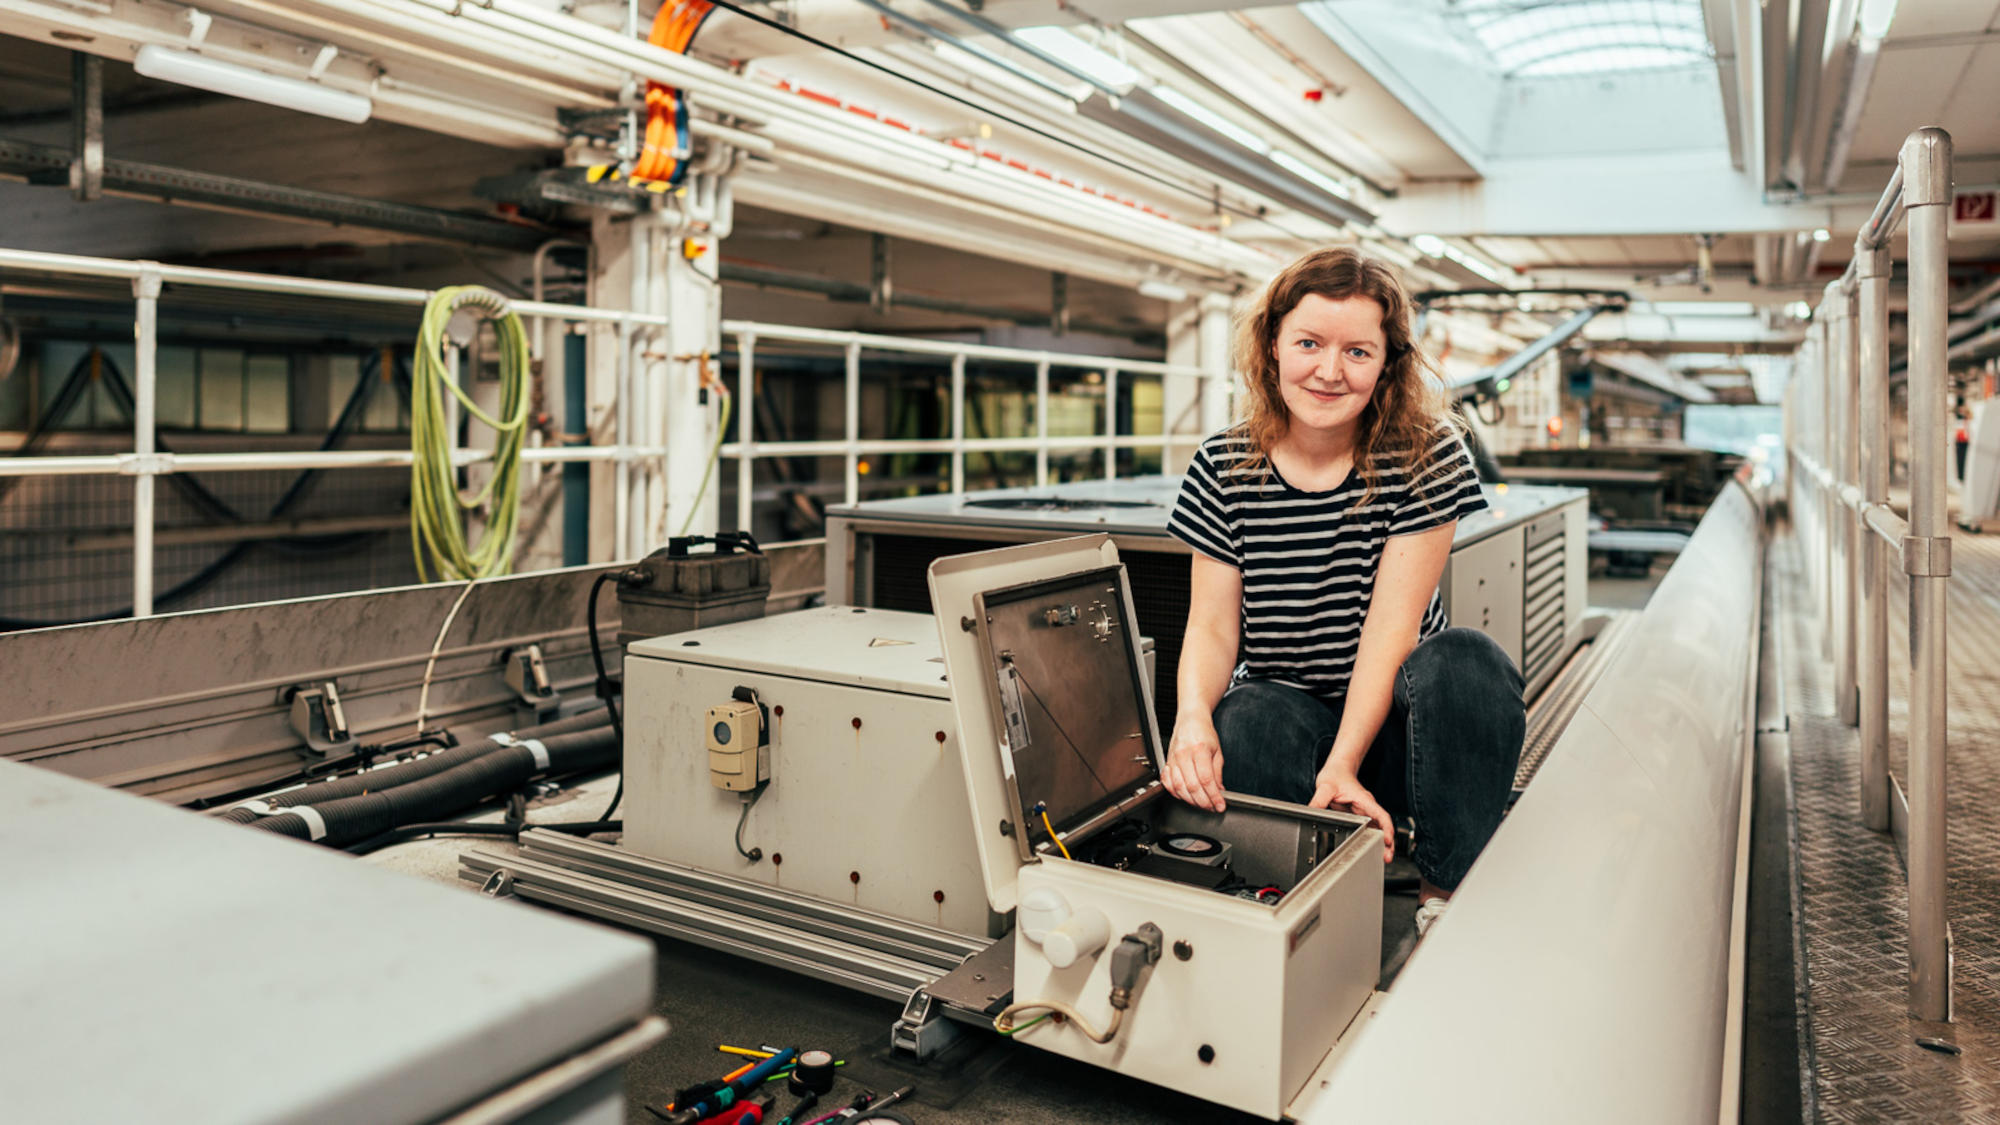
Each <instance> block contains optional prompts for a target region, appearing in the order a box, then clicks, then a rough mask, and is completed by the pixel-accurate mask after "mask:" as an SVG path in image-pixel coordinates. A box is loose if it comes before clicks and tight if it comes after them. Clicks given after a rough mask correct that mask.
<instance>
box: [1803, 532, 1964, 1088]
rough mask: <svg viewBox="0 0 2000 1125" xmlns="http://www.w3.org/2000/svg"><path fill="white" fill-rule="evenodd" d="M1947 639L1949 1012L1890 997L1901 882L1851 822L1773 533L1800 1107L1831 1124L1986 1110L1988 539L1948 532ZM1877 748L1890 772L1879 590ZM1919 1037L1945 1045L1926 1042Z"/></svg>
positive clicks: (1897, 763) (1807, 636)
mask: <svg viewBox="0 0 2000 1125" xmlns="http://www.w3.org/2000/svg"><path fill="white" fill-rule="evenodd" d="M1953 555H1954V558H1953V574H1952V580H1951V591H1950V612H1951V616H1950V624H1949V629H1948V641H1947V643H1948V645H1949V653H1950V655H1949V659H1950V673H1949V676H1948V688H1947V696H1948V700H1949V709H1950V719H1949V739H1950V744H1949V749H1948V751H1947V754H1948V767H1947V772H1948V774H1949V796H1948V800H1947V818H1948V821H1949V825H1948V844H1947V855H1948V860H1947V876H1948V880H1949V886H1948V891H1947V897H1948V909H1949V913H1950V919H1951V926H1952V933H1953V940H1954V953H1955V956H1956V960H1957V973H1956V980H1957V987H1956V993H1955V998H1954V1004H1955V1012H1954V1017H1955V1018H1954V1021H1953V1022H1952V1023H1950V1024H1942V1025H1940V1024H1926V1023H1918V1022H1916V1021H1913V1020H1911V1019H1910V1018H1909V1016H1908V1011H1907V1001H1908V992H1907V980H1908V976H1907V974H1908V964H1909V962H1908V953H1907V950H1908V944H1907V939H1908V913H1907V903H1908V898H1907V895H1908V883H1907V881H1906V879H1905V876H1904V871H1903V865H1902V862H1901V860H1900V859H1899V857H1898V856H1897V853H1896V850H1895V847H1894V844H1893V843H1892V841H1891V840H1890V838H1889V837H1888V836H1886V835H1884V834H1878V833H1875V832H1872V831H1869V830H1868V829H1867V828H1866V827H1865V826H1864V825H1863V824H1862V823H1861V820H1860V810H1859V795H1858V785H1859V782H1858V776H1859V775H1858V759H1859V753H1860V748H1859V742H1860V740H1859V736H1858V734H1857V732H1856V731H1855V729H1854V728H1852V727H1848V726H1846V725H1844V724H1842V723H1841V722H1839V720H1838V719H1837V718H1836V717H1835V716H1834V714H1833V670H1832V666H1831V664H1830V663H1829V662H1828V661H1827V660H1826V659H1825V658H1824V657H1823V656H1822V655H1821V638H1820V620H1821V617H1822V614H1821V612H1820V610H1819V608H1818V607H1817V606H1813V605H1808V604H1806V603H1808V602H1809V601H1810V600H1811V599H1810V594H1809V591H1808V587H1807V583H1806V579H1805V575H1804V569H1803V558H1802V551H1801V544H1800V543H1799V542H1798V541H1797V540H1796V539H1794V538H1792V537H1790V536H1785V537H1783V538H1780V539H1779V540H1778V541H1777V542H1776V543H1774V546H1773V557H1772V563H1771V566H1770V575H1771V592H1772V595H1773V596H1774V597H1776V598H1778V599H1781V601H1782V607H1781V620H1782V622H1783V631H1782V637H1781V640H1780V643H1781V644H1783V645H1784V647H1785V651H1784V653H1783V656H1782V659H1783V661H1784V668H1785V677H1786V683H1785V693H1786V703H1787V710H1788V712H1789V715H1788V723H1789V728H1790V736H1791V739H1790V740H1791V763H1792V782H1793V787H1794V792H1795V801H1796V803H1797V822H1796V831H1797V846H1798V868H1799V891H1800V900H1799V901H1800V928H1801V931H1802V933H1803V938H1804V952H1805V958H1804V960H1805V973H1804V974H1803V978H1804V979H1803V982H1802V983H1803V989H1804V994H1803V996H1802V1001H1801V1010H1802V1011H1803V1012H1804V1013H1805V1015H1804V1020H1803V1025H1804V1026H1803V1028H1802V1030H1803V1032H1804V1034H1803V1036H1802V1053H1803V1056H1804V1057H1803V1059H1802V1062H1803V1064H1804V1065H1803V1067H1802V1069H1803V1070H1804V1072H1805V1074H1806V1075H1807V1090H1806V1091H1805V1092H1806V1093H1807V1095H1808V1104H1809V1110H1808V1116H1809V1118H1810V1119H1811V1120H1813V1121H1816V1122H1822V1123H1829V1125H1830V1123H1836V1122H1841V1123H1844V1122H1878V1121H1915V1122H1993V1123H2000V994H1996V992H1995V982H1996V980H2000V672H1996V670H2000V538H1996V537H1993V536H1986V537H1979V536H1972V535H1968V534H1965V533H1959V534H1958V535H1956V536H1955V538H1954V542H1953ZM1889 602H1890V606H1891V607H1892V608H1891V612H1890V622H1889V636H1890V638H1891V641H1890V649H1891V651H1890V661H1889V665H1890V716H1889V727H1890V758H1891V768H1892V771H1893V772H1894V773H1895V774H1896V775H1897V777H1898V778H1899V779H1907V777H1908V774H1907V772H1906V771H1905V765H1904V764H1905V761H1906V757H1907V743H1906V741H1905V734H1906V732H1907V730H1908V715H1909V703H1908V700H1909V675H1908V656H1907V651H1908V650H1907V649H1906V648H1904V647H1902V642H1901V641H1900V640H1899V638H1904V637H1907V636H1908V632H1907V625H1906V624H1905V621H1906V618H1905V607H1906V605H1907V600H1906V597H1905V590H1904V589H1903V588H1901V584H1900V583H1899V584H1897V585H1896V586H1894V587H1892V589H1891V592H1890V598H1889ZM1919 1038H1938V1039H1942V1040H1945V1041H1948V1042H1951V1043H1954V1044H1955V1045H1956V1046H1957V1047H1958V1048H1959V1050H1960V1051H1961V1052H1962V1053H1960V1054H1957V1055H1952V1054H1944V1053H1939V1052H1936V1051H1933V1050H1929V1049H1926V1048H1924V1047H1922V1046H1919V1045H1918V1043H1917V1040H1918V1039H1919Z"/></svg>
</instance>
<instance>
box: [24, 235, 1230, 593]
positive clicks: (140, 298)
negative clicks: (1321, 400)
mask: <svg viewBox="0 0 2000 1125" xmlns="http://www.w3.org/2000/svg"><path fill="white" fill-rule="evenodd" d="M8 269H11V270H21V271H31V272H34V273H40V274H48V275H56V276H69V277H93V278H112V279H119V280H129V281H130V282H131V285H132V295H133V302H134V307H135V314H134V321H135V343H136V352H137V362H136V363H135V365H134V368H135V370H134V380H133V381H134V384H135V386H134V388H133V398H134V403H135V409H134V411H133V418H132V441H133V450H132V452H130V453H108V454H99V455H87V456H50V457H5V456H0V478H4V477H16V476H89V475H100V476H112V475H124V476H130V477H132V478H133V501H134V502H133V510H132V605H133V616H135V617H146V616H150V615H151V614H152V613H153V531H154V527H153V524H154V518H153V516H154V513H153V507H154V505H153V497H154V484H155V478H156V477H159V476H162V475H164V474H167V473H176V472H252V471H258V470H271V469H380V468H395V467H400V466H407V465H409V464H410V463H411V454H410V452H409V451H408V450H351V451H343V450H329V451H291V452H269V453H162V452H159V451H158V450H156V449H155V447H154V430H155V410H154V403H155V402H156V400H157V390H158V375H157V370H156V359H157V355H158V341H157V331H156V326H157V323H158V313H159V298H160V290H161V287H162V285H164V284H168V283H171V284H174V285H186V286H196V287H203V288H213V289H225V290H236V291H250V292H261V293H276V294H285V295H290V296H295V297H306V298H325V299H336V300H346V301H369V302H375V303H380V304H392V305H409V306H422V305H423V304H424V302H425V301H427V300H428V299H429V298H430V296H431V293H430V291H429V290H424V289H408V288H399V287H394V286H384V285H364V284H358V283H354V282H343V281H321V280H316V279H312V278H298V277H284V276H279V275H271V274H253V273H237V272H234V271H229V270H215V269H201V268H194V267H187V266H170V265H162V264H160V263H158V262H142V261H123V260H119V259H112V258H90V257H82V256H77V255H70V254H45V253H39V252H35V251H27V250H3V249H0V270H8ZM512 307H513V309H514V311H516V312H518V313H520V314H521V315H523V316H527V317H543V318H548V319H552V320H558V321H564V322H570V323H576V322H605V323H610V324H614V325H616V326H618V329H619V331H620V335H621V341H620V347H619V348H618V353H617V354H618V365H619V372H618V378H617V385H618V386H619V387H620V388H621V390H622V391H624V392H626V393H621V394H620V395H619V396H618V401H619V403H621V404H622V403H624V402H626V401H630V395H629V392H630V391H631V388H632V385H633V381H634V379H635V378H636V374H635V373H634V372H633V371H632V370H631V369H632V368H633V367H634V366H635V365H634V364H632V363H630V362H629V359H630V351H631V349H629V348H627V347H625V346H623V345H624V343H625V341H624V339H623V337H625V336H626V335H627V334H629V333H632V332H640V331H646V330H649V329H658V328H664V327H666V326H667V324H668V319H667V318H666V317H664V316H660V315H655V314H648V313H637V312H625V311H621V310H617V309H600V308H590V307H586V306H581V305H564V304H551V303H548V302H544V301H514V302H512ZM723 332H724V334H725V335H733V336H734V337H735V338H736V341H737V344H738V363H737V395H738V400H739V405H740V406H741V407H742V408H741V409H739V410H737V412H736V419H737V421H736V432H737V440H736V441H734V442H730V443H728V444H725V445H723V446H721V447H720V449H721V454H722V456H725V457H732V458H735V459H736V461H737V466H738V477H737V481H738V486H739V488H738V494H737V511H736V516H737V525H738V526H739V527H743V528H748V527H749V526H750V517H751V498H752V493H751V475H752V468H753V465H754V462H755V461H756V460H757V459H759V458H771V457H794V456H801V455H841V456H844V457H845V458H846V489H845V494H846V499H847V501H848V502H849V503H852V502H854V501H855V500H856V499H858V498H859V493H860V458H861V457H862V456H863V455H865V454H871V453H892V452H895V453H950V454H951V455H952V462H951V490H952V492H953V493H959V492H963V491H964V488H965V454H966V453H967V452H982V451H984V452H1001V451H1021V452H1030V451H1031V452H1033V453H1034V454H1035V480H1036V483H1037V484H1046V483H1047V482H1048V475H1049V453H1050V452H1051V451H1068V450H1077V449H1103V450H1104V451H1105V475H1106V477H1115V476H1116V475H1117V471H1118V458H1117V456H1116V454H1115V452H1114V451H1115V450H1117V449H1127V448H1135V449H1142V448H1157V449H1162V450H1164V449H1166V448H1167V447H1169V446H1173V445H1195V444H1198V443H1199V442H1200V441H1201V435H1200V434H1186V435H1180V434H1175V433H1173V432H1171V431H1172V430H1173V428H1174V418H1173V414H1172V411H1170V410H1163V411H1162V414H1163V418H1164V421H1163V423H1162V432H1161V433H1159V434H1157V435H1153V434H1146V435H1138V434H1129V435H1120V434H1117V433H1116V429H1117V418H1118V412H1117V403H1118V395H1119V383H1118V380H1119V376H1120V375H1121V374H1145V375H1157V376H1160V377H1161V378H1162V379H1163V380H1164V379H1165V378H1168V377H1174V376H1190V377H1195V378H1199V379H1216V378H1222V379H1226V377H1227V372H1211V371H1205V370H1202V369H1199V368H1195V367H1187V366H1179V365H1174V364H1164V363H1152V362H1147V361H1143V360H1132V359H1115V358H1109V357H1103V356H1087V355H1073V354H1068V353H1062V352H1047V351H1034V350H1027V349H1019V348H997V347H987V346H982V345H975V344H955V343H948V342H943V341H935V340H918V339H905V338H901V337H895V336H876V335H869V334H865V333H859V332H832V331H826V330H823V329H815V328H796V327H789V326H785V325H777V324H758V323H751V322H745V321H725V322H723ZM760 339H762V340H784V341H788V342H800V343H814V344H834V345H839V346H841V347H843V348H844V349H845V351H846V386H845V391H846V393H845V395H844V402H845V404H846V405H845V411H844V429H845V435H846V436H845V437H844V438H842V439H840V440H837V441H825V442H815V441H801V442H758V441H756V440H755V438H754V437H753V434H752V429H751V422H752V417H753V415H754V411H753V410H751V409H750V404H751V401H752V400H751V396H752V395H753V394H754V393H755V388H754V385H753V371H754V354H755V350H756V345H757V342H758V340H760ZM864 348H865V349H867V350H869V351H884V352H900V353H916V354H928V355H937V356H946V357H950V359H951V384H952V394H951V401H952V407H951V433H950V435H949V436H948V437H940V438H937V439H884V440H871V441H862V440H860V438H859V433H860V386H861V352H862V350H863V349H864ZM969 359H978V360H986V361H993V362H999V363H1011V364H1018V365H1022V366H1023V367H1024V368H1026V369H1030V370H1032V371H1033V372H1034V376H1035V392H1034V393H1035V418H1036V432H1035V433H1034V435H1032V436H1029V437H1022V438H991V439H968V438H967V437H966V436H965V412H966V407H965V368H966V361H967V360H969ZM1056 368H1081V369H1085V370H1092V371H1101V372H1102V373H1103V376H1104V384H1103V385H1104V411H1103V431H1104V432H1102V433H1098V434H1084V435H1076V436H1062V435H1051V434H1050V433H1049V372H1050V371H1051V370H1052V369H1056ZM614 417H615V415H614ZM615 432H616V434H617V435H618V439H619V440H617V441H616V442H614V444H611V445H585V446H544V447H532V448H527V449H523V450H522V451H521V459H522V461H523V462H525V463H529V464H560V463H568V462H583V461H604V462H609V463H612V464H614V465H615V466H617V467H618V469H619V470H620V471H619V472H618V474H617V478H616V481H615V484H614V488H615V490H616V492H617V496H616V497H615V503H614V509H615V511H617V512H618V513H619V514H620V518H619V520H618V521H617V522H618V523H619V526H618V527H617V528H616V532H615V535H614V542H617V543H623V542H625V540H626V535H625V531H626V526H625V525H626V524H627V523H628V522H629V523H632V524H639V521H637V520H633V519H632V518H631V516H630V514H629V503H628V501H629V493H628V491H627V490H628V489H629V488H630V487H631V477H632V474H631V473H630V472H628V471H627V470H629V469H630V468H631V467H632V466H633V464H634V463H635V462H649V463H650V462H657V461H660V460H662V459H664V457H665V454H666V450H665V448H664V447H661V446H652V445H640V444H636V443H633V442H631V441H630V440H629V439H628V438H627V434H628V432H629V427H626V426H618V427H616V431H615ZM490 458H491V453H490V452H489V451H487V450H482V449H459V450H455V451H454V452H453V454H452V461H453V463H454V464H457V465H461V466H464V465H472V464H477V463H480V462H483V461H486V460H489V459H490Z"/></svg>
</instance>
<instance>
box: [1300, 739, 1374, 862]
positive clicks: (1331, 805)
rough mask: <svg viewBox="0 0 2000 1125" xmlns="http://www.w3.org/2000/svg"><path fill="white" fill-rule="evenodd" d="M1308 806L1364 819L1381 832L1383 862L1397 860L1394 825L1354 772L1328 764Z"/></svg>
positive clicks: (1322, 770)
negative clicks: (1372, 822)
mask: <svg viewBox="0 0 2000 1125" xmlns="http://www.w3.org/2000/svg"><path fill="white" fill-rule="evenodd" d="M1307 804H1309V805H1311V806H1312V807H1313V808H1316V809H1332V810H1334V811H1335V812H1347V813H1353V814H1354V815H1356V816H1365V817H1367V818H1368V819H1369V820H1372V821H1374V822H1375V827H1377V828H1380V829H1381V830H1382V862H1383V863H1387V862H1389V861H1390V860H1392V859H1394V858H1396V825H1395V822H1394V821H1392V820H1390V819H1389V813H1388V811H1387V810H1385V809H1384V808H1383V807H1382V806H1381V805H1380V804H1377V803H1376V801H1375V795H1374V794H1373V793H1370V792H1369V791H1368V787H1367V786H1365V785H1363V784H1361V779H1360V778H1358V777H1356V776H1355V775H1354V771H1353V770H1350V769H1346V768H1344V767H1342V766H1340V765H1338V764H1336V763H1334V762H1331V761H1329V762H1328V763H1327V764H1326V766H1325V768H1323V769H1321V770H1320V771H1319V777H1318V779H1317V781H1316V784H1315V785H1314V786H1313V795H1312V800H1311V801H1308V802H1307Z"/></svg>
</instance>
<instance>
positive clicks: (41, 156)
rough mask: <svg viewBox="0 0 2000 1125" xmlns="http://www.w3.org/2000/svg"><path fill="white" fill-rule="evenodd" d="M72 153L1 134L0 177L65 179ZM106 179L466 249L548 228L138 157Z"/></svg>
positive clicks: (184, 198)
mask: <svg viewBox="0 0 2000 1125" xmlns="http://www.w3.org/2000/svg"><path fill="white" fill-rule="evenodd" d="M70 162H71V153H70V152H69V151H68V150H67V149H63V148H58V147H56V146H54V145H44V144H36V143H34V142H33V141H21V140H13V139H9V138H0V174H13V175H18V176H22V177H25V178H26V179H27V180H28V182H30V183H38V182H41V181H42V180H43V179H45V178H47V179H51V180H53V179H54V178H55V177H57V176H61V177H62V181H61V182H64V183H67V182H68V175H69V167H70ZM102 184H103V189H104V191H105V192H106V194H110V195H119V196H126V197H129V198H134V199H149V200H154V201H157V202H162V203H184V204H189V205H191V206H196V207H210V208H219V209H222V210H228V211H239V212H240V211H251V212H260V213H263V214H267V215H277V216H281V217H284V218H290V219H305V220H308V221H311V222H319V223H329V224H337V225H341V226H351V227H360V228H363V229H367V230H382V231H392V232H394V233H397V234H413V235H419V236H422V237H425V238H435V239H439V240H440V241H445V242H457V243H463V244H465V245H468V246H491V247H496V248H500V249H507V250H532V249H534V247H535V246H536V245H537V244H539V243H540V242H542V241H543V240H544V239H546V238H547V237H548V232H547V231H546V230H543V229H541V228H539V227H535V226H530V225H527V224H524V223H515V222H506V221H504V220H501V219H490V218H486V217H484V216H480V215H468V214H463V213H461V212H457V211H446V210H444V209H442V208H437V207H423V206H419V205H416V204H412V203H396V202H392V201H389V200H384V199H367V198H363V197H361V196H357V195H342V194H339V193H336V192H329V191H314V190H311V189H308V188H296V187H290V186H287V185H284V184H273V183H266V182H263V181H258V180H245V179H239V178H237V177H235V176H222V175H217V174H215V173H213V172H194V171H189V170H187V169H185V168H170V167H167V166H166V165H162V164H142V163H140V162H138V161H134V160H105V161H104V162H103V170H102Z"/></svg>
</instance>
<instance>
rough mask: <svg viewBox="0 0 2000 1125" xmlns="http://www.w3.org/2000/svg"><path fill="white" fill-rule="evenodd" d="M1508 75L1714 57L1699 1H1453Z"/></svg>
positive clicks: (1658, 66)
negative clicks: (1703, 23) (1704, 26)
mask: <svg viewBox="0 0 2000 1125" xmlns="http://www.w3.org/2000/svg"><path fill="white" fill-rule="evenodd" d="M1451 6H1452V7H1453V8H1456V9H1457V11H1458V13H1459V15H1460V16H1461V17H1462V18H1463V19H1464V20H1465V26H1466V28H1467V29H1468V30H1469V31H1471V33H1472V34H1473V36H1474V37H1475V38H1476V39H1478V41H1479V42H1480V44H1481V45H1482V46H1484V47H1485V48H1486V50H1487V53H1488V54H1490V55H1491V56H1492V58H1493V64H1494V67H1495V69H1496V70H1497V71H1498V72H1499V73H1501V74H1503V75H1505V76H1507V77H1509V78H1545V77H1557V76H1565V75H1582V74H1602V73H1606V72H1610V71H1619V72H1630V71H1635V70H1665V69H1670V68H1675V67H1685V66H1694V65H1698V64H1702V63H1707V62H1712V61H1713V60H1714V57H1715V56H1714V52H1713V50H1712V49H1711V48H1710V46H1709V41H1708V33H1707V31H1706V30H1705V29H1704V28H1703V25H1702V14H1701V0H1456V2H1455V3H1453V4H1452V5H1451Z"/></svg>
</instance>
